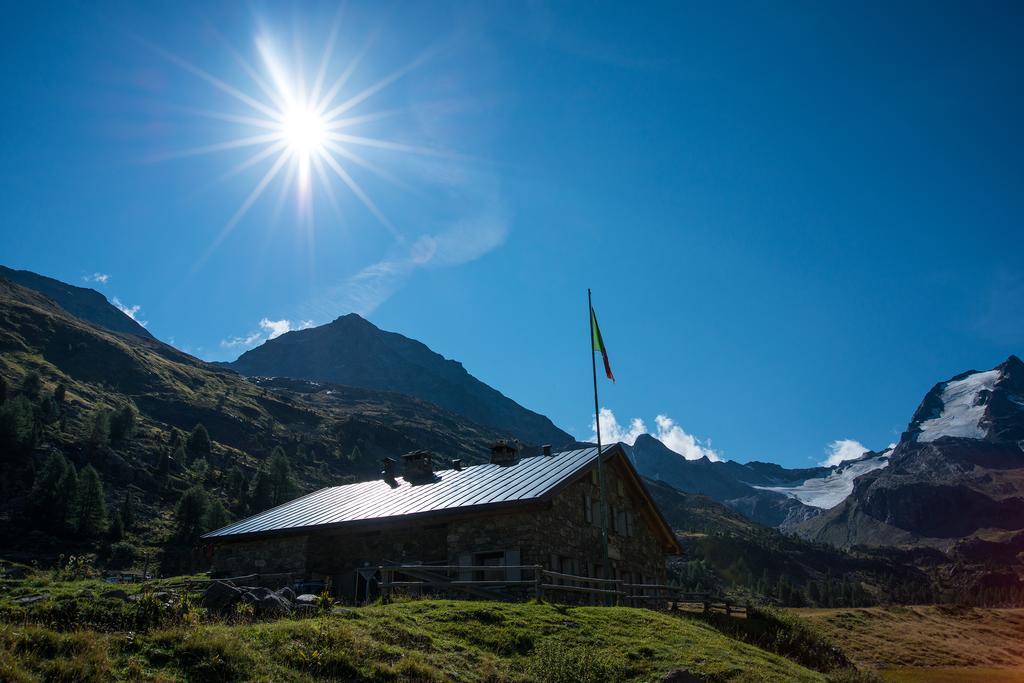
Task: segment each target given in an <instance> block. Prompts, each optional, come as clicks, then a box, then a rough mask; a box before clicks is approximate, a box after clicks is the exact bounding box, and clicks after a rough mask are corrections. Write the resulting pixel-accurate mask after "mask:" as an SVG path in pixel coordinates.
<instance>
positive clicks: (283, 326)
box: [260, 318, 292, 339]
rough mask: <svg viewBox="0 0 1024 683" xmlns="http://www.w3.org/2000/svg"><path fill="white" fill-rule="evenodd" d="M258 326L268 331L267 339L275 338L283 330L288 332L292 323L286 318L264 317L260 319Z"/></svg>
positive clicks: (282, 332)
mask: <svg viewBox="0 0 1024 683" xmlns="http://www.w3.org/2000/svg"><path fill="white" fill-rule="evenodd" d="M260 327H262V328H263V329H264V330H266V332H267V333H268V334H267V339H276V338H277V337H280V336H281V335H282V334H284V333H285V332H290V331H291V329H292V324H291V322H289V321H287V320H271V319H270V318H264V319H263V320H260Z"/></svg>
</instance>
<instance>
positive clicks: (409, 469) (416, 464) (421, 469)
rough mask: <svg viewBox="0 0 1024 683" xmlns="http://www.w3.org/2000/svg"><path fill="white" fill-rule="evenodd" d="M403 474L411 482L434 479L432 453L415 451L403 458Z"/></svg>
mask: <svg viewBox="0 0 1024 683" xmlns="http://www.w3.org/2000/svg"><path fill="white" fill-rule="evenodd" d="M402 473H403V475H404V476H405V479H406V480H407V481H410V482H424V481H431V480H432V479H433V478H434V456H433V454H432V453H431V452H430V451H413V452H412V453H406V454H405V455H403V456H402Z"/></svg>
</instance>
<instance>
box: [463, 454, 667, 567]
mask: <svg viewBox="0 0 1024 683" xmlns="http://www.w3.org/2000/svg"><path fill="white" fill-rule="evenodd" d="M542 457H543V456H542ZM604 470H605V471H604V474H605V484H606V489H605V490H606V495H607V500H608V504H609V507H610V508H612V509H614V510H615V511H616V513H618V514H617V517H618V518H619V520H620V521H621V522H622V523H621V524H619V525H618V527H619V528H618V529H617V530H615V531H612V530H610V532H609V536H608V556H609V560H610V565H611V567H610V576H611V577H612V578H622V579H624V580H627V581H630V582H634V583H641V582H658V583H663V582H664V580H665V553H664V550H663V549H662V546H661V542H660V541H659V540H658V537H657V536H656V535H655V532H654V531H653V529H651V526H650V523H649V521H648V520H649V515H650V514H651V513H652V512H653V511H650V510H647V511H645V510H644V502H643V498H642V497H641V496H640V494H639V493H638V492H636V491H635V490H634V489H633V488H632V484H631V483H630V481H629V479H628V478H627V477H626V476H625V473H624V472H623V471H622V470H621V469H620V468H619V466H618V465H617V464H616V465H613V466H611V467H608V466H606V467H605V468H604ZM599 500H600V488H599V487H598V486H597V483H596V477H591V476H590V475H589V474H588V475H586V476H585V477H584V478H583V479H581V480H579V481H576V482H575V483H572V484H570V485H569V486H567V487H566V488H564V489H563V490H562V491H561V492H560V493H559V494H558V495H557V496H555V498H554V499H553V500H552V501H551V502H549V503H547V504H544V505H543V506H541V507H539V508H537V509H531V510H529V511H522V512H506V513H497V514H489V515H478V516H474V517H468V518H464V519H461V520H458V521H453V522H451V523H450V524H449V525H448V539H447V546H448V562H449V563H450V564H464V563H466V562H467V561H470V562H471V563H475V560H473V559H472V558H473V557H474V556H475V555H477V554H479V553H487V552H492V551H512V553H513V557H515V556H518V558H519V564H523V565H537V564H539V565H542V566H544V567H545V568H548V569H552V570H554V571H559V572H563V573H567V574H576V575H582V576H592V577H598V578H600V577H602V576H603V571H602V565H603V552H602V548H601V527H600V515H599V510H600V508H599V506H598V504H597V502H598V501H599ZM588 503H589V504H590V513H588V512H587V504H588ZM623 513H624V514H623ZM627 515H628V516H629V517H630V519H631V522H630V523H628V524H627V523H626V522H625V516H627ZM610 528H611V527H610ZM627 531H628V532H629V533H627ZM467 556H468V557H467ZM509 563H510V564H511V563H512V562H509Z"/></svg>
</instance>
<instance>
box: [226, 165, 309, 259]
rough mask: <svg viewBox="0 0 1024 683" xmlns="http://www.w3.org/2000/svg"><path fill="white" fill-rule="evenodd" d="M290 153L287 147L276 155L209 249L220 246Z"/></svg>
mask: <svg viewBox="0 0 1024 683" xmlns="http://www.w3.org/2000/svg"><path fill="white" fill-rule="evenodd" d="M291 155H292V153H291V150H288V149H285V150H284V151H283V152H281V155H280V156H279V157H277V161H275V162H274V165H273V166H271V167H270V169H269V170H268V171H267V172H266V174H265V175H264V176H263V178H262V179H261V180H260V182H259V183H257V184H256V187H254V188H253V190H252V192H251V193H249V196H248V197H246V199H245V201H244V202H242V205H241V206H240V207H238V210H237V211H235V214H234V215H233V216H232V217H231V219H230V220H229V221H228V222H227V223H226V224H225V225H224V227H223V228H221V231H220V234H219V235H217V239H216V240H214V242H213V244H212V245H211V246H210V249H216V248H217V247H218V246H220V243H221V242H223V241H224V238H226V237H227V236H228V233H230V232H231V231H232V230H233V229H234V227H235V226H236V225H238V221H240V220H242V217H243V216H245V214H246V213H247V212H248V211H249V209H251V208H252V205H253V204H255V203H256V200H257V199H259V198H260V195H261V194H263V190H265V189H266V188H267V185H269V184H270V182H271V181H272V180H273V179H274V177H275V176H276V175H277V174H278V173H279V172H280V171H281V167H283V166H284V165H285V162H287V161H288V159H289V158H290V157H291Z"/></svg>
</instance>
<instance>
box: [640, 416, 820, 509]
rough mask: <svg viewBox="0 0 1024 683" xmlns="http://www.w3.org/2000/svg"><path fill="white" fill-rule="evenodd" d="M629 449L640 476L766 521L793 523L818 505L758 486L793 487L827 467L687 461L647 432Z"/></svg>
mask: <svg viewBox="0 0 1024 683" xmlns="http://www.w3.org/2000/svg"><path fill="white" fill-rule="evenodd" d="M627 452H628V453H629V454H630V457H631V458H632V460H633V464H634V466H636V468H637V470H638V471H639V472H640V473H641V474H643V475H644V476H646V477H649V478H651V479H655V480H658V481H664V482H666V483H667V484H670V485H671V486H673V487H674V488H676V489H679V490H681V491H686V492H689V493H700V494H704V495H706V496H709V497H711V498H713V499H715V500H717V501H719V502H721V503H724V504H725V505H727V506H729V507H730V508H732V509H733V510H736V511H738V512H740V513H742V514H744V515H745V516H746V517H748V518H750V519H752V520H754V521H755V522H758V523H759V524H764V525H766V526H782V525H787V524H793V523H796V522H797V521H800V520H803V519H806V518H808V517H811V516H813V515H816V514H817V513H818V510H817V509H816V508H813V507H811V506H808V505H805V504H804V503H803V502H801V501H800V500H797V499H796V498H794V497H791V496H787V495H784V494H782V493H779V492H778V491H772V490H766V489H764V488H758V487H759V486H761V487H768V486H784V485H790V486H795V485H799V484H800V483H802V482H804V481H806V480H807V479H810V478H812V477H815V476H818V477H820V476H824V475H825V474H826V473H828V472H829V470H828V469H827V468H814V469H810V470H787V469H785V468H782V467H779V466H778V465H770V464H767V463H757V462H754V463H748V464H746V465H742V464H740V463H737V462H733V461H725V462H712V461H711V460H709V459H708V458H707V457H704V458H700V459H699V460H687V459H686V458H684V457H682V456H681V455H679V454H678V453H676V452H675V451H672V450H670V449H669V448H668V447H667V446H665V444H663V443H661V442H660V441H658V440H657V439H655V438H654V437H653V436H650V435H649V434H642V435H641V436H639V437H637V439H636V441H635V442H634V443H633V445H632V447H630V448H629V449H628V451H627Z"/></svg>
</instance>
